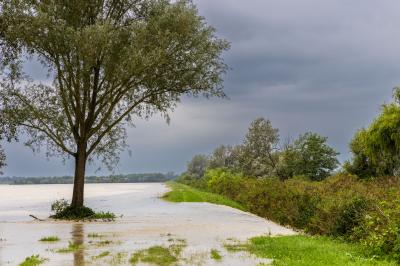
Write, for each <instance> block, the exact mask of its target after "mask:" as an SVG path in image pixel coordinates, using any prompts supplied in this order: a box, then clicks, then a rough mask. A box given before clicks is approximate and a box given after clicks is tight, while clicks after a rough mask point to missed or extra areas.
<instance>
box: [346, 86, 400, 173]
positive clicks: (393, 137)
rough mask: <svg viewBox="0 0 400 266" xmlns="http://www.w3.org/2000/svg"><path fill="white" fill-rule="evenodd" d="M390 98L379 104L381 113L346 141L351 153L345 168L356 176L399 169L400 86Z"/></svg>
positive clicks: (396, 171) (393, 171)
mask: <svg viewBox="0 0 400 266" xmlns="http://www.w3.org/2000/svg"><path fill="white" fill-rule="evenodd" d="M393 98H394V101H393V102H392V103H389V104H384V105H383V106H382V112H381V114H380V115H379V116H378V117H377V118H375V120H374V121H373V122H372V123H371V125H369V126H368V127H367V128H363V129H360V130H359V131H358V132H357V133H356V134H355V136H354V137H353V139H352V141H351V143H350V149H351V152H352V153H353V158H352V160H351V161H349V162H346V164H345V169H346V170H347V171H349V172H350V173H353V174H356V175H358V176H360V177H371V176H392V175H397V174H398V171H399V170H400V131H399V128H400V89H399V88H396V89H395V90H394V96H393Z"/></svg>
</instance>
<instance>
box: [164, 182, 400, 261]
mask: <svg viewBox="0 0 400 266" xmlns="http://www.w3.org/2000/svg"><path fill="white" fill-rule="evenodd" d="M168 186H169V187H170V188H171V189H172V190H171V191H170V192H168V193H167V194H166V195H165V196H164V197H163V198H164V199H165V200H168V201H172V202H209V203H214V204H220V205H226V206H230V207H233V208H237V209H240V210H245V208H244V207H243V206H242V205H241V204H239V203H236V202H235V201H232V200H230V199H227V198H225V197H223V196H221V195H218V194H214V193H209V192H204V191H201V190H198V189H195V188H192V187H190V186H187V185H184V184H179V183H175V182H169V183H168ZM225 247H226V248H227V249H228V251H240V250H241V251H243V250H246V251H248V252H250V253H253V254H255V255H257V256H260V257H265V258H270V259H274V263H273V265H300V266H301V265H321V266H322V265H324V266H325V265H396V263H395V262H390V261H384V260H376V259H374V258H372V257H368V256H366V255H365V254H364V253H363V251H362V249H361V247H360V246H359V245H357V244H352V243H347V242H344V241H340V240H335V239H333V238H329V237H319V236H317V237H315V236H313V237H312V236H305V235H298V236H284V237H255V238H252V239H250V240H249V242H248V243H245V244H243V243H234V244H226V246H225Z"/></svg>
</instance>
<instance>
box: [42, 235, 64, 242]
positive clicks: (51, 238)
mask: <svg viewBox="0 0 400 266" xmlns="http://www.w3.org/2000/svg"><path fill="white" fill-rule="evenodd" d="M39 241H41V242H57V241H60V238H59V237H58V236H45V237H42V238H41V239H39Z"/></svg>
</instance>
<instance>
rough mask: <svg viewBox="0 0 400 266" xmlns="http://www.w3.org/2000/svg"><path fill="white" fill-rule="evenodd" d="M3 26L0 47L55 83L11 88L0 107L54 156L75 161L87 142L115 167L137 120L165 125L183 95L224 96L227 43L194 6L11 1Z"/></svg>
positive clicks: (146, 1)
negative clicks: (29, 58) (159, 119)
mask: <svg viewBox="0 0 400 266" xmlns="http://www.w3.org/2000/svg"><path fill="white" fill-rule="evenodd" d="M0 21H1V22H4V23H3V24H2V26H1V27H0V43H4V45H5V47H8V48H11V47H14V46H15V47H18V48H20V50H18V51H19V52H20V53H19V54H18V59H19V60H20V61H24V60H25V55H26V54H31V55H33V59H37V60H38V61H39V62H41V63H42V66H43V68H44V69H45V70H48V72H49V75H50V78H52V79H53V84H51V85H49V84H47V85H46V86H44V85H41V84H39V82H35V81H33V82H32V83H31V84H30V85H29V86H26V85H25V84H26V83H19V84H17V86H16V85H15V84H9V85H10V86H9V87H12V93H10V94H8V96H9V97H8V98H7V99H6V100H7V101H8V105H7V106H3V107H2V108H3V110H4V111H5V112H6V113H8V116H7V119H6V120H7V123H9V124H12V123H14V124H17V125H18V126H19V127H20V128H21V130H22V131H23V132H24V133H26V134H27V135H29V136H30V137H31V139H30V141H29V142H28V144H29V145H31V146H35V145H36V146H37V147H40V146H43V145H44V144H45V146H47V147H49V149H50V151H51V152H50V153H49V154H53V153H54V151H57V153H58V154H59V153H66V154H70V155H72V156H75V155H76V150H77V148H76V147H77V144H78V143H86V144H87V145H84V146H87V150H86V153H87V155H88V156H98V157H101V158H103V159H105V162H107V161H108V162H109V163H111V162H112V163H114V160H113V159H115V158H117V153H118V152H119V151H120V149H121V148H123V147H124V144H125V138H126V132H125V127H126V126H129V125H133V121H135V119H148V118H150V117H151V116H152V115H153V114H155V113H161V114H163V115H164V116H165V117H167V116H168V113H169V112H170V111H172V110H173V109H174V107H175V106H176V105H177V104H178V103H179V101H180V98H181V97H182V96H183V95H194V96H197V95H204V96H206V97H210V96H218V97H223V96H224V92H223V86H222V81H223V80H222V78H223V75H224V74H225V72H226V70H227V66H226V64H225V63H224V61H223V59H222V58H221V54H222V52H223V51H225V50H227V49H228V48H229V44H228V42H227V41H225V40H222V39H219V38H217V37H216V36H215V30H214V29H213V28H212V27H210V26H208V25H207V24H206V22H205V21H204V19H203V18H202V17H201V16H199V15H198V13H197V10H196V8H195V7H194V5H193V4H192V3H191V2H190V1H175V2H173V3H172V2H170V1H166V0H155V1H153V0H124V1H122V0H118V1H111V0H106V1H75V0H73V1H28V0H8V1H3V2H2V3H0ZM43 94H45V96H44V95H43ZM7 110H8V111H7ZM10 110H12V112H10ZM22 131H21V132H22ZM54 147H55V148H54Z"/></svg>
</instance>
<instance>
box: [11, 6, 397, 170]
mask: <svg viewBox="0 0 400 266" xmlns="http://www.w3.org/2000/svg"><path fill="white" fill-rule="evenodd" d="M194 2H195V3H196V4H197V6H198V9H199V13H200V14H201V15H202V16H204V17H205V19H206V21H207V23H208V24H210V25H212V26H214V27H215V28H216V29H217V34H218V36H220V37H223V38H225V39H227V40H228V41H230V42H231V45H232V47H231V49H230V50H229V51H227V52H226V53H225V54H224V58H225V60H226V63H227V64H228V65H229V67H230V68H231V70H230V71H229V72H228V74H227V76H226V77H225V83H224V86H225V92H226V94H227V95H228V97H229V99H217V98H215V99H211V100H205V99H201V98H185V99H183V101H182V103H181V104H179V105H178V108H177V109H176V110H175V112H173V113H172V114H171V122H170V125H167V123H166V122H165V120H163V119H162V118H161V117H159V116H156V117H153V118H152V119H150V120H149V121H141V120H139V121H137V123H136V127H135V128H130V129H129V130H128V139H127V143H128V144H129V146H130V147H129V150H130V151H129V150H126V151H125V152H123V153H122V154H121V160H120V163H119V165H118V166H117V167H116V168H115V170H114V173H116V174H120V173H122V174H127V173H143V172H171V171H173V172H176V173H179V172H182V171H183V170H184V168H185V166H186V163H187V161H188V160H190V159H191V157H192V156H193V155H195V154H199V153H203V154H208V153H210V152H212V150H213V149H214V148H215V147H217V146H218V145H220V144H225V145H235V144H239V143H240V142H241V141H242V140H243V138H244V135H245V134H246V131H247V128H248V126H249V124H250V122H251V121H252V120H254V119H255V118H257V117H265V118H267V119H270V120H271V122H272V125H273V126H274V127H276V128H279V130H280V136H281V139H285V138H287V137H288V136H290V137H292V138H295V137H297V136H298V135H299V134H301V133H305V132H307V131H313V132H316V133H318V134H321V135H323V136H327V137H328V143H329V144H330V145H331V146H332V147H334V148H335V149H336V150H337V151H338V152H340V156H339V159H340V162H341V163H342V162H343V161H344V160H345V159H348V158H349V157H350V154H349V149H348V143H349V141H350V140H351V138H352V136H353V135H354V133H355V132H356V130H357V129H359V128H361V127H364V126H367V125H368V124H369V123H370V122H371V121H372V120H373V119H374V117H376V115H377V114H378V113H379V109H380V106H381V105H382V104H383V103H384V102H389V101H391V95H392V89H393V88H394V87H395V86H398V85H400V63H399V62H398V61H400V60H398V59H400V49H398V47H400V37H399V36H400V35H399V34H397V33H398V31H399V29H400V17H399V16H398V14H397V10H399V8H400V2H398V1H394V0H388V1H385V2H378V1H372V0H363V1H361V0H353V1H345V0H335V1H333V0H327V1H318V0H300V1H289V0H274V1H272V0H271V1H269V0H251V1H246V2H244V1H235V0H219V1H213V0H196V1H194ZM396 36H398V37H396ZM26 71H27V72H28V73H29V74H30V75H31V76H32V77H33V78H34V79H35V80H43V79H45V77H44V75H43V71H42V70H41V69H40V67H39V66H38V65H37V64H35V63H30V64H27V69H26ZM4 148H5V151H6V155H7V164H8V166H7V167H5V168H4V170H3V172H4V175H3V176H62V175H72V174H73V162H72V161H71V160H67V161H66V163H65V164H64V163H63V162H62V160H61V159H60V158H46V156H45V155H44V153H43V152H42V153H37V154H34V153H33V152H32V151H31V150H30V149H29V148H27V147H24V146H23V144H22V143H11V144H8V143H7V144H6V143H4ZM130 154H131V156H130ZM100 166H101V164H100V163H95V164H94V165H91V166H90V167H89V169H88V172H87V175H92V174H99V175H107V174H110V172H109V171H107V170H106V169H102V170H99V171H97V172H96V171H95V170H96V169H97V168H98V167H100Z"/></svg>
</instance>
